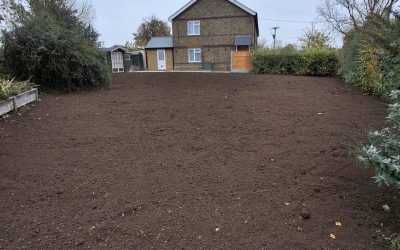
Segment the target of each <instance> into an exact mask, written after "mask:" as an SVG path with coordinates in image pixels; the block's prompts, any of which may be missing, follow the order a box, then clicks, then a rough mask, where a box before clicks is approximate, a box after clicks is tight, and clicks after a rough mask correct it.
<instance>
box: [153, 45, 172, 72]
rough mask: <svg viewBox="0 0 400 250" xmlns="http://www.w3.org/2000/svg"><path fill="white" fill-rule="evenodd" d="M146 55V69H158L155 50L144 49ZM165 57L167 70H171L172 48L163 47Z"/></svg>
mask: <svg viewBox="0 0 400 250" xmlns="http://www.w3.org/2000/svg"><path fill="white" fill-rule="evenodd" d="M146 57H147V66H148V68H147V70H150V71H158V62H157V50H156V49H152V50H146ZM165 59H166V64H167V65H166V66H167V71H171V70H173V69H174V60H173V54H172V49H165Z"/></svg>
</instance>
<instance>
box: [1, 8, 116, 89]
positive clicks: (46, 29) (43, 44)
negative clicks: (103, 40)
mask: <svg viewBox="0 0 400 250" xmlns="http://www.w3.org/2000/svg"><path fill="white" fill-rule="evenodd" d="M28 3H29V7H30V8H26V10H25V11H23V12H15V13H16V14H18V15H21V16H20V17H19V19H18V20H19V22H18V23H16V24H15V25H13V26H12V27H11V29H10V30H7V31H4V32H3V44H4V56H5V61H6V66H7V67H8V69H9V71H10V74H11V75H13V76H15V77H17V78H18V79H22V80H24V79H32V81H34V82H35V83H37V84H39V85H40V86H41V87H44V88H56V89H60V90H74V89H85V88H91V87H98V86H102V85H106V84H108V83H109V81H110V75H109V72H108V70H107V63H106V60H105V58H104V56H103V55H102V54H101V53H100V52H99V51H98V47H97V38H98V34H97V33H96V32H95V31H94V30H93V28H92V27H91V26H90V25H88V24H86V23H85V22H83V21H81V19H80V17H79V13H78V11H77V10H76V9H75V8H73V7H72V6H73V5H71V4H70V2H69V1H66V0H55V1H48V0H32V1H29V2H28ZM17 7H18V6H14V8H15V9H17V10H20V9H21V8H23V7H21V6H19V7H18V8H17Z"/></svg>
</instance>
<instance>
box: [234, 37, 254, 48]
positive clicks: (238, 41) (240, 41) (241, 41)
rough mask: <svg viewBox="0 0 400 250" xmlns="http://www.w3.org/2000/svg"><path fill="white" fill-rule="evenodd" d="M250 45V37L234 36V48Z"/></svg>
mask: <svg viewBox="0 0 400 250" xmlns="http://www.w3.org/2000/svg"><path fill="white" fill-rule="evenodd" d="M242 45H249V46H250V45H251V36H235V46H242Z"/></svg>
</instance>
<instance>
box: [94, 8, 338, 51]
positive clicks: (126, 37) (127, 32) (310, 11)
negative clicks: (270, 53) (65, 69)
mask: <svg viewBox="0 0 400 250" xmlns="http://www.w3.org/2000/svg"><path fill="white" fill-rule="evenodd" d="M239 1H240V2H241V3H243V4H244V5H246V6H247V7H249V8H251V9H253V10H254V11H256V12H258V16H259V24H260V38H264V39H266V40H267V42H268V44H271V43H272V36H271V34H272V31H271V28H272V27H274V26H279V27H280V29H279V30H278V33H277V34H278V40H281V41H282V43H283V44H286V43H297V41H298V37H299V36H301V34H302V33H303V32H304V30H305V29H306V28H307V27H309V26H310V25H311V24H310V22H312V21H318V20H319V19H318V14H317V7H318V5H319V4H320V3H321V0H307V1H304V0H303V1H301V0H239ZM187 2H189V0H147V1H143V0H112V1H108V0H91V3H92V5H93V7H94V9H95V11H96V19H95V22H94V25H95V27H96V29H97V31H98V32H99V33H100V34H101V36H100V41H103V42H104V43H105V46H106V47H110V46H113V45H115V44H121V45H123V44H125V42H126V41H132V40H133V35H132V33H134V32H136V30H137V28H138V26H139V25H140V23H141V22H142V20H143V18H145V17H148V16H151V15H153V14H154V15H155V16H156V17H158V18H160V19H163V20H167V19H168V17H169V16H171V15H172V14H173V13H174V12H176V11H177V10H178V9H180V8H181V7H182V6H183V5H185V4H186V3H187ZM289 21H290V22H289ZM292 21H293V22H292ZM299 21H300V22H299ZM318 26H319V27H324V26H323V25H322V26H321V24H319V25H318ZM336 41H337V42H336V45H340V43H341V42H340V41H341V39H340V37H339V38H337V39H336Z"/></svg>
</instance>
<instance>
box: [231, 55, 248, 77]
mask: <svg viewBox="0 0 400 250" xmlns="http://www.w3.org/2000/svg"><path fill="white" fill-rule="evenodd" d="M251 70H252V64H251V52H249V51H238V52H232V67H231V71H232V72H250V71H251Z"/></svg>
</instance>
